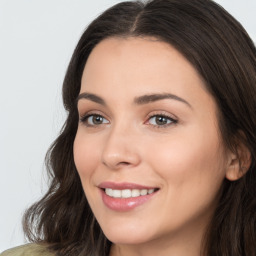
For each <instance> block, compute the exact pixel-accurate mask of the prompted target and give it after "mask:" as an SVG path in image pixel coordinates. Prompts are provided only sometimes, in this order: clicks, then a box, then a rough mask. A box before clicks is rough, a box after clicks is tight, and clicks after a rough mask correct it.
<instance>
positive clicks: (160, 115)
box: [80, 113, 178, 129]
mask: <svg viewBox="0 0 256 256" xmlns="http://www.w3.org/2000/svg"><path fill="white" fill-rule="evenodd" d="M93 117H99V118H102V119H103V120H107V119H106V118H105V117H104V116H103V115H101V114H98V113H89V114H86V115H84V116H82V117H80V122H81V123H82V124H84V125H85V126H86V127H89V128H99V126H101V125H104V124H108V123H109V121H107V122H105V123H104V122H103V123H100V124H89V123H88V120H89V118H93ZM157 117H158V118H164V119H166V120H167V122H169V123H167V124H163V125H158V124H155V125H153V124H150V123H149V121H150V120H151V119H152V118H157ZM156 122H157V121H155V123H156ZM177 123H178V120H177V119H174V118H173V117H171V116H169V115H167V114H166V113H155V114H151V115H149V116H148V118H147V121H146V122H145V124H147V125H151V126H152V127H153V128H157V129H159V128H166V127H169V126H171V125H174V124H177Z"/></svg>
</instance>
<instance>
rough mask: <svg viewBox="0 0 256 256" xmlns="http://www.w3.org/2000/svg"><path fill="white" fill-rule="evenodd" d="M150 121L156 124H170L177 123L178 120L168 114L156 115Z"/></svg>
mask: <svg viewBox="0 0 256 256" xmlns="http://www.w3.org/2000/svg"><path fill="white" fill-rule="evenodd" d="M148 123H149V124H151V125H154V126H168V125H170V124H172V123H177V120H175V119H173V118H171V117H169V116H166V115H154V116H151V117H150V118H149V119H148Z"/></svg>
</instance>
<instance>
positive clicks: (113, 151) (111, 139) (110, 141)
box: [102, 119, 140, 169]
mask: <svg viewBox="0 0 256 256" xmlns="http://www.w3.org/2000/svg"><path fill="white" fill-rule="evenodd" d="M136 137H137V136H136V131H135V129H133V127H132V125H131V123H130V122H127V121H126V120H124V119H122V120H120V121H119V122H117V123H115V124H113V125H112V127H111V128H110V130H109V132H108V135H107V138H106V141H105V145H104V148H103V152H102V162H103V164H104V165H106V166H108V167H109V168H110V169H118V168H121V167H123V166H136V165H138V163H139V162H140V158H139V153H138V150H137V149H136V148H137V147H136V140H137V139H136Z"/></svg>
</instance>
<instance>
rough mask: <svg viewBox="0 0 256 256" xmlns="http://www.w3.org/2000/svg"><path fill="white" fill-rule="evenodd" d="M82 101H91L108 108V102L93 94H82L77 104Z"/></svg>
mask: <svg viewBox="0 0 256 256" xmlns="http://www.w3.org/2000/svg"><path fill="white" fill-rule="evenodd" d="M81 99H87V100H91V101H93V102H96V103H98V104H101V105H103V106H106V102H105V101H104V100H103V99H102V98H101V97H99V96H97V95H95V94H92V93H87V92H83V93H80V94H79V95H78V97H77V99H76V103H78V101H79V100H81Z"/></svg>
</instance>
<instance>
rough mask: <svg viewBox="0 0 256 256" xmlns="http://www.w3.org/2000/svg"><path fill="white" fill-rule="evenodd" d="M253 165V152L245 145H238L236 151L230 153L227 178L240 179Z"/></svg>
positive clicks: (231, 179)
mask: <svg viewBox="0 0 256 256" xmlns="http://www.w3.org/2000/svg"><path fill="white" fill-rule="evenodd" d="M250 166H251V153H250V151H249V149H248V148H247V147H246V146H245V145H244V144H242V145H239V146H238V147H237V150H236V153H230V157H229V162H228V167H227V171H226V178H227V179H228V180H230V181H235V180H238V179H240V178H241V177H242V176H244V175H245V174H246V172H247V171H248V170H249V168H250Z"/></svg>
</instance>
